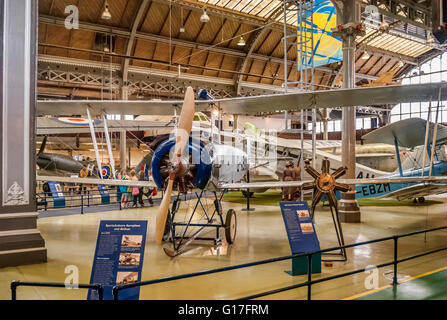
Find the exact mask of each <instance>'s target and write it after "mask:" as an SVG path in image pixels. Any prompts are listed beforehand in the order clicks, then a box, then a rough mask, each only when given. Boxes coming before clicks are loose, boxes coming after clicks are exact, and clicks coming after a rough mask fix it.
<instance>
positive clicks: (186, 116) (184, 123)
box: [155, 87, 195, 245]
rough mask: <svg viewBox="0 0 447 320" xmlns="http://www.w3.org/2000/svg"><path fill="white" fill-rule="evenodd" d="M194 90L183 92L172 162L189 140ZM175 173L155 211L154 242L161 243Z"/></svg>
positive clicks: (189, 89)
mask: <svg viewBox="0 0 447 320" xmlns="http://www.w3.org/2000/svg"><path fill="white" fill-rule="evenodd" d="M194 109H195V103H194V90H193V89H192V87H188V88H187V89H186V93H185V100H184V102H183V107H182V112H181V113H180V120H179V125H178V128H177V134H176V137H175V146H174V159H173V162H177V161H179V160H180V158H181V156H182V153H183V150H184V149H185V147H186V145H187V144H188V142H189V135H190V134H191V130H192V122H193V120H194ZM174 179H175V173H174V172H171V173H170V174H169V182H168V186H167V188H166V190H165V193H164V196H163V200H162V202H161V204H160V208H159V209H158V213H157V221H156V226H155V242H156V243H157V244H158V245H161V243H162V240H163V234H164V231H165V226H166V219H167V218H168V211H169V206H170V204H171V194H172V188H173V186H174Z"/></svg>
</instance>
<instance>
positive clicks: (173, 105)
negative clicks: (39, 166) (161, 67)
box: [37, 82, 447, 116]
mask: <svg viewBox="0 0 447 320" xmlns="http://www.w3.org/2000/svg"><path fill="white" fill-rule="evenodd" d="M440 88H442V89H443V90H442V95H441V99H442V100H447V90H446V89H447V83H443V82H440V83H426V84H414V85H404V86H402V85H397V86H387V87H371V88H354V89H338V90H318V91H313V92H293V93H285V94H271V95H261V96H253V97H238V98H225V99H216V100H197V101H196V112H203V111H206V110H207V109H209V105H210V104H212V105H215V106H218V107H219V108H220V109H221V110H222V112H223V113H225V114H236V115H237V114H243V115H256V114H260V113H271V112H273V113H274V112H280V111H281V110H289V111H299V110H304V109H312V108H313V107H315V106H317V107H318V108H335V107H349V106H373V105H384V104H397V103H401V102H402V103H408V102H421V101H430V99H432V100H433V99H434V97H438V94H439V89H440ZM182 105H183V101H118V100H108V101H98V100H82V101H76V100H59V101H38V103H37V115H39V116H42V115H75V114H76V115H85V114H86V109H87V107H89V108H90V111H91V112H92V113H93V114H101V113H106V114H121V115H125V114H133V115H173V114H174V110H177V112H179V111H180V109H181V107H182Z"/></svg>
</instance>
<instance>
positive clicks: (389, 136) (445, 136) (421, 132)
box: [362, 118, 447, 148]
mask: <svg viewBox="0 0 447 320" xmlns="http://www.w3.org/2000/svg"><path fill="white" fill-rule="evenodd" d="M426 126H427V121H426V120H424V119H421V118H411V119H405V120H401V121H398V122H394V123H392V124H389V125H387V126H385V127H382V128H379V129H376V130H374V131H372V132H370V133H368V134H366V135H364V136H363V137H362V139H363V140H364V142H366V143H386V144H392V145H394V138H396V139H397V142H398V144H399V146H402V147H406V148H413V147H417V146H421V145H423V144H424V143H425V131H426ZM434 127H435V124H434V123H432V122H430V133H429V136H430V137H432V136H433V130H434ZM445 142H447V127H446V126H443V125H441V124H438V135H437V139H436V144H442V143H445Z"/></svg>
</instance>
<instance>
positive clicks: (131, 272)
mask: <svg viewBox="0 0 447 320" xmlns="http://www.w3.org/2000/svg"><path fill="white" fill-rule="evenodd" d="M146 230H147V221H130V220H116V221H101V223H100V225H99V231H98V239H97V242H96V250H95V258H94V261H93V268H92V274H91V278H90V283H91V284H102V285H103V287H104V300H113V294H112V289H113V287H114V286H115V285H117V284H128V283H134V282H138V281H141V272H142V268H143V258H144V247H145V244H146ZM139 296H140V288H139V287H135V288H129V289H127V290H124V291H123V292H122V293H121V295H120V298H122V299H124V300H138V299H139ZM87 299H88V300H98V292H97V291H95V290H89V292H88V297H87Z"/></svg>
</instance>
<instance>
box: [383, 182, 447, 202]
mask: <svg viewBox="0 0 447 320" xmlns="http://www.w3.org/2000/svg"><path fill="white" fill-rule="evenodd" d="M445 192H447V184H442V183H429V184H427V183H420V184H416V185H412V186H409V187H406V188H403V189H399V190H396V191H394V192H391V193H388V194H386V195H384V196H383V197H382V198H389V197H393V198H396V199H397V200H399V201H401V200H407V199H415V198H419V197H427V196H431V195H435V194H440V193H445Z"/></svg>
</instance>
